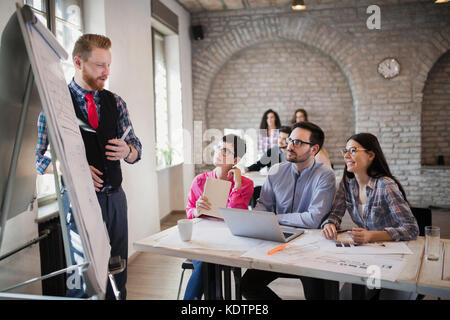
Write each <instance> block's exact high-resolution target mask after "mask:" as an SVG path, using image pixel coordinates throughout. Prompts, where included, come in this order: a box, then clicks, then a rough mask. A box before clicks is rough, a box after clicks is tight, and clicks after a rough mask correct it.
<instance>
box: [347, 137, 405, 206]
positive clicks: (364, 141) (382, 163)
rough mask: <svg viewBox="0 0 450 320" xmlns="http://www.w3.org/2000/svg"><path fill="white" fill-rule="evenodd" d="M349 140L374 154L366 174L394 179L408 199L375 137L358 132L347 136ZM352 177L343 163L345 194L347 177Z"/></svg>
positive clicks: (348, 191)
mask: <svg viewBox="0 0 450 320" xmlns="http://www.w3.org/2000/svg"><path fill="white" fill-rule="evenodd" d="M349 140H354V141H356V142H358V143H359V144H360V145H361V146H362V147H363V148H364V149H367V151H365V152H368V151H372V152H373V153H374V154H375V158H374V159H373V161H372V163H371V164H370V166H369V168H367V175H368V176H369V177H372V178H381V177H389V178H391V179H392V180H394V181H395V183H397V185H398V188H399V189H400V192H401V193H402V195H403V198H404V199H405V201H408V200H407V199H406V193H405V190H404V189H403V187H402V185H401V184H400V182H398V180H397V179H396V178H395V177H394V176H393V175H392V173H391V170H390V169H389V166H388V164H387V161H386V158H385V157H384V154H383V151H382V150H381V146H380V143H379V142H378V139H377V137H375V136H374V135H373V134H371V133H358V134H355V135H353V136H351V137H350V138H348V139H347V142H348V141H349ZM354 177H355V175H354V174H353V173H352V172H348V171H347V165H345V168H344V174H343V176H342V180H343V182H344V188H345V191H346V192H347V194H349V193H350V190H349V189H348V185H347V179H352V178H354Z"/></svg>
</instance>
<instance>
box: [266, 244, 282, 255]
mask: <svg viewBox="0 0 450 320" xmlns="http://www.w3.org/2000/svg"><path fill="white" fill-rule="evenodd" d="M284 248H286V244H285V243H284V244H282V245H281V246H279V247H276V248H273V249H272V250H269V251H267V254H268V255H271V254H274V253H275V252H278V251H280V250H283V249H284Z"/></svg>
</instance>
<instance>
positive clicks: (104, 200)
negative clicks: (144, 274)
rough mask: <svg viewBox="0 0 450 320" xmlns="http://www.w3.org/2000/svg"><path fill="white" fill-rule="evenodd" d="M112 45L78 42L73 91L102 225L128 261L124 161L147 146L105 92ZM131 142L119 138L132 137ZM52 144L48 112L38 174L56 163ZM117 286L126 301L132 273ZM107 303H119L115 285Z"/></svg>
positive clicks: (77, 252)
mask: <svg viewBox="0 0 450 320" xmlns="http://www.w3.org/2000/svg"><path fill="white" fill-rule="evenodd" d="M110 48H111V41H110V39H109V38H107V37H104V36H101V35H94V34H86V35H83V36H81V37H80V38H79V39H78V40H77V42H76V43H75V47H74V50H73V52H72V57H73V62H74V66H75V75H74V78H73V79H72V82H71V83H70V84H69V91H70V94H71V97H72V102H73V106H74V110H75V114H76V116H77V118H78V123H79V126H80V132H81V135H82V138H83V142H84V145H85V149H86V157H87V160H88V163H89V168H90V171H91V176H92V180H93V184H94V188H95V191H96V194H97V199H98V201H99V204H100V207H101V210H102V216H103V220H104V222H105V224H106V228H107V230H108V235H109V238H110V245H111V257H116V256H120V257H121V258H122V259H127V258H128V219H127V200H126V197H125V193H124V191H123V189H122V187H121V184H122V171H121V167H120V160H121V159H124V160H125V161H126V162H127V163H129V164H133V163H136V162H137V161H139V160H140V159H141V150H142V145H141V143H140V141H139V139H138V138H137V137H136V135H135V133H134V130H133V127H132V125H131V121H130V118H129V114H128V110H127V107H126V104H125V102H124V101H123V100H122V99H121V98H120V97H119V96H118V95H116V94H114V93H112V92H110V91H108V90H105V89H104V85H105V82H106V80H107V78H108V76H109V71H110V64H111V52H110ZM128 128H130V130H128V133H127V135H126V137H125V138H124V139H123V140H122V139H120V138H121V137H122V135H123V134H124V133H125V132H127V129H128ZM48 144H49V140H48V134H47V123H46V120H45V116H44V114H43V112H41V114H40V115H39V120H38V142H37V146H36V170H37V172H38V173H39V174H44V173H50V172H51V171H52V170H51V169H49V168H51V167H50V166H49V164H50V162H51V159H50V158H49V157H48V156H46V155H45V153H46V151H47V148H48ZM64 191H65V188H63V204H64V212H65V214H66V215H67V221H68V229H69V230H70V232H69V235H70V237H71V239H70V241H71V255H72V259H73V262H74V263H79V262H80V258H82V256H83V253H82V252H81V251H82V250H81V249H80V248H79V247H77V246H76V245H75V243H76V242H77V239H75V238H77V237H79V236H78V232H77V230H76V225H75V223H74V220H73V217H72V215H71V213H70V204H69V199H68V196H67V193H66V192H64ZM114 277H115V281H116V284H117V287H118V290H119V291H120V294H121V298H122V299H125V298H126V280H127V270H126V268H125V270H124V271H123V272H121V273H119V274H116V275H115V276H114ZM67 295H68V296H83V295H84V292H83V290H78V291H77V290H75V292H71V290H68V292H67ZM105 298H106V299H114V298H115V295H114V293H113V290H112V287H111V285H110V283H108V288H107V292H106V297H105Z"/></svg>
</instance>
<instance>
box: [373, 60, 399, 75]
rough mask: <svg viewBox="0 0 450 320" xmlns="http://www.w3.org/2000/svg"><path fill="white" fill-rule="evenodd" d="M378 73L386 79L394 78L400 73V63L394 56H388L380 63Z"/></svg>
mask: <svg viewBox="0 0 450 320" xmlns="http://www.w3.org/2000/svg"><path fill="white" fill-rule="evenodd" d="M378 73H379V74H381V75H382V76H383V78H385V79H392V78H394V77H396V76H398V75H399V73H400V63H398V61H397V60H395V59H394V58H386V59H384V60H383V61H381V62H380V63H379V64H378Z"/></svg>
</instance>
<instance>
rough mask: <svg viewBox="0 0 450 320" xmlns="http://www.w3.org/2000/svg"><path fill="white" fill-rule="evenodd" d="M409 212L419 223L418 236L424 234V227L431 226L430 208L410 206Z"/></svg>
mask: <svg viewBox="0 0 450 320" xmlns="http://www.w3.org/2000/svg"><path fill="white" fill-rule="evenodd" d="M411 212H412V214H413V216H414V217H415V218H416V220H417V224H418V225H419V236H421V237H423V236H425V227H426V226H431V209H430V208H418V207H411Z"/></svg>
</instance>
